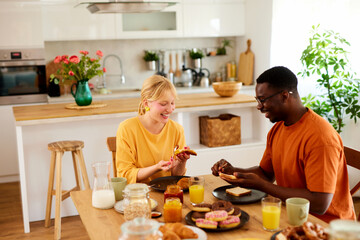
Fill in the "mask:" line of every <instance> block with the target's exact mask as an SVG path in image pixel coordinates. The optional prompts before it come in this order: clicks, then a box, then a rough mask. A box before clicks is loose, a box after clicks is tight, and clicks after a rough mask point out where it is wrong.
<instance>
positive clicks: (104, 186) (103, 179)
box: [92, 162, 115, 209]
mask: <svg viewBox="0 0 360 240" xmlns="http://www.w3.org/2000/svg"><path fill="white" fill-rule="evenodd" d="M110 167H111V164H110V162H96V163H94V164H92V168H93V172H94V187H93V193H92V206H93V207H95V208H100V209H108V208H112V207H113V206H114V204H115V193H114V189H113V187H112V184H111V182H110Z"/></svg>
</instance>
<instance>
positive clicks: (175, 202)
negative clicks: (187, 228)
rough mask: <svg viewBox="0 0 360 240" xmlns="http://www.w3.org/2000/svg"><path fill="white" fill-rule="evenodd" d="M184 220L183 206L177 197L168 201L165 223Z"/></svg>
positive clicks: (165, 206)
mask: <svg viewBox="0 0 360 240" xmlns="http://www.w3.org/2000/svg"><path fill="white" fill-rule="evenodd" d="M181 220H182V204H181V202H180V199H179V198H177V197H170V198H167V199H166V202H165V204H164V221H165V222H181Z"/></svg>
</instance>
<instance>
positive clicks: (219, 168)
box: [211, 159, 235, 176]
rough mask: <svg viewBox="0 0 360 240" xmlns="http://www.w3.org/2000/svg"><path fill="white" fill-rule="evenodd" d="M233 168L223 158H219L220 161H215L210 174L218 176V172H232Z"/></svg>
mask: <svg viewBox="0 0 360 240" xmlns="http://www.w3.org/2000/svg"><path fill="white" fill-rule="evenodd" d="M234 170H235V168H234V167H233V166H232V165H231V164H230V163H229V162H228V161H226V160H225V159H221V160H220V161H218V162H216V163H215V164H214V165H213V166H212V168H211V171H212V174H213V175H214V176H219V172H222V173H226V174H233V173H234Z"/></svg>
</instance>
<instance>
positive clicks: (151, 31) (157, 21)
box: [115, 4, 183, 39]
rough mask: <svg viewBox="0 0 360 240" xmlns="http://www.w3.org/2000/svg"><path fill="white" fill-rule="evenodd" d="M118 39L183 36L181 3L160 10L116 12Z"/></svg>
mask: <svg viewBox="0 0 360 240" xmlns="http://www.w3.org/2000/svg"><path fill="white" fill-rule="evenodd" d="M115 19H116V34H117V38H118V39H126V38H172V37H182V36H183V31H182V29H183V27H182V24H183V21H182V7H181V4H175V5H173V6H170V7H167V8H165V9H164V10H163V11H160V12H152V13H126V14H115Z"/></svg>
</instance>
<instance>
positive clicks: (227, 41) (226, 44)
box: [216, 38, 232, 55]
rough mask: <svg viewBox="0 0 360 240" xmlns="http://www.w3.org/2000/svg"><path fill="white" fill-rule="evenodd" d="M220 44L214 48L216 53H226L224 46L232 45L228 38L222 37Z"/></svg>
mask: <svg viewBox="0 0 360 240" xmlns="http://www.w3.org/2000/svg"><path fill="white" fill-rule="evenodd" d="M221 44H222V46H221V47H219V48H218V49H217V50H216V55H226V47H232V46H231V42H230V40H229V39H226V38H225V39H223V40H222V42H221Z"/></svg>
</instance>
